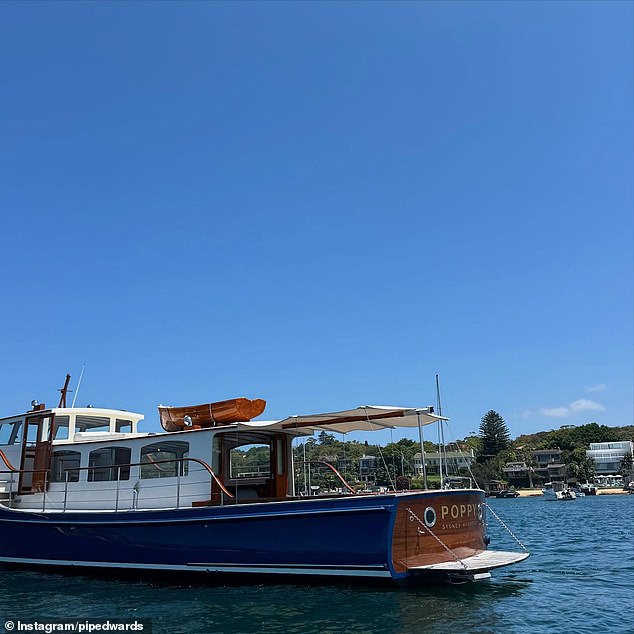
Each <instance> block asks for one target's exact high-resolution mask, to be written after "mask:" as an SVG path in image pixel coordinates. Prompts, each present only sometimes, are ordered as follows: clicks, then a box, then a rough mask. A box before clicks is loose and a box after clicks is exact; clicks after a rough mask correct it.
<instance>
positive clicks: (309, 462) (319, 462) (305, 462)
mask: <svg viewBox="0 0 634 634" xmlns="http://www.w3.org/2000/svg"><path fill="white" fill-rule="evenodd" d="M295 465H296V466H297V465H306V466H307V467H308V473H307V474H306V475H305V478H304V480H305V481H304V486H305V488H306V491H307V493H308V495H310V483H311V482H312V477H311V476H312V474H311V471H310V466H311V465H322V466H325V467H326V468H327V469H329V470H330V471H332V472H333V473H334V474H335V476H336V477H337V479H338V480H339V481H340V482H341V483H342V484H343V486H344V487H345V488H346V489H347V490H348V491H349V492H350V493H354V494H356V493H357V491H356V490H355V489H353V488H352V487H351V486H350V485H349V484H348V482H347V481H346V479H345V478H344V477H343V476H342V475H341V473H340V471H339V470H338V469H337V468H336V467H334V466H333V465H331V464H330V463H329V462H326V461H325V460H299V461H296V462H295Z"/></svg>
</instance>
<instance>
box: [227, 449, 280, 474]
mask: <svg viewBox="0 0 634 634" xmlns="http://www.w3.org/2000/svg"><path fill="white" fill-rule="evenodd" d="M230 465H231V471H230V474H229V477H230V478H236V479H239V478H262V477H269V476H270V475H271V446H270V445H269V444H266V445H264V444H259V443H258V444H248V445H239V446H238V447H234V448H233V449H231V453H230Z"/></svg>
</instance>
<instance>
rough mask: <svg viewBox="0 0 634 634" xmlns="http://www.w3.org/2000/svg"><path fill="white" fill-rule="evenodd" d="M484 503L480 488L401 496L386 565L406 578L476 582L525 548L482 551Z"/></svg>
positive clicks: (515, 558) (518, 556)
mask: <svg viewBox="0 0 634 634" xmlns="http://www.w3.org/2000/svg"><path fill="white" fill-rule="evenodd" d="M486 508H487V506H486V502H485V499H484V492H483V491H480V490H460V491H437V492H427V493H424V494H420V495H417V496H412V497H410V496H403V498H401V499H400V500H399V502H398V505H397V508H396V515H395V520H394V528H393V531H392V568H393V570H394V573H395V575H396V576H397V577H400V578H405V579H407V580H418V581H437V580H439V579H444V580H447V581H477V580H480V579H487V578H489V577H490V576H491V575H490V572H489V571H490V570H492V569H494V568H498V567H500V566H506V565H509V564H512V563H516V562H518V561H522V560H523V559H525V558H526V557H528V553H514V552H502V551H492V550H487V545H488V543H489V537H488V535H487V524H486V515H487V513H486Z"/></svg>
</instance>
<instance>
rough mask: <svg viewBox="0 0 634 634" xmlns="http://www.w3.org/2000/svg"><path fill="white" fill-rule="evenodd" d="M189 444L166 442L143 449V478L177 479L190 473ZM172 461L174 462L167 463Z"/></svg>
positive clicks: (177, 441) (146, 446) (175, 441)
mask: <svg viewBox="0 0 634 634" xmlns="http://www.w3.org/2000/svg"><path fill="white" fill-rule="evenodd" d="M188 455H189V443H188V442H184V441H182V440H165V441H162V442H155V443H152V444H151V445H145V447H141V478H142V479H148V478H175V477H176V476H177V475H179V471H180V475H182V476H186V475H187V474H188V473H189V461H187V460H185V461H184V462H178V461H182V459H183V458H187V456H188ZM169 460H172V461H173V462H166V461H169Z"/></svg>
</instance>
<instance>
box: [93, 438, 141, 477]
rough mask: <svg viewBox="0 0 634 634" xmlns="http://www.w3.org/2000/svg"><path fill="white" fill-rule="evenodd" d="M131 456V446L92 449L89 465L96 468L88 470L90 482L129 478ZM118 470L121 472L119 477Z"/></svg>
mask: <svg viewBox="0 0 634 634" xmlns="http://www.w3.org/2000/svg"><path fill="white" fill-rule="evenodd" d="M131 456H132V450H131V449H130V447H103V448H102V449H95V450H94V451H91V452H90V457H89V459H88V466H89V467H94V468H91V469H89V470H88V482H104V481H108V480H117V479H120V480H129V479H130V466H129V465H130V458H131ZM119 465H121V466H119ZM118 472H120V473H121V475H120V477H119V478H117V473H118Z"/></svg>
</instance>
